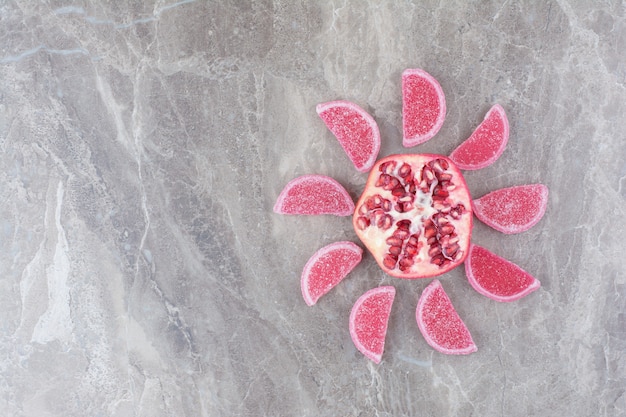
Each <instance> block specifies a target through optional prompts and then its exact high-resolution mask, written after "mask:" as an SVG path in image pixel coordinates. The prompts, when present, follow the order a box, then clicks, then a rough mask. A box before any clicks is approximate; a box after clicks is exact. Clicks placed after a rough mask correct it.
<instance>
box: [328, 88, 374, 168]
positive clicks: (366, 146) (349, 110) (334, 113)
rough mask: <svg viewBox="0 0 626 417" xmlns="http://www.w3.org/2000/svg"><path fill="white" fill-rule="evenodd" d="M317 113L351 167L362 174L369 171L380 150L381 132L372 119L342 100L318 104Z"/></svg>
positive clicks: (356, 107)
mask: <svg viewBox="0 0 626 417" xmlns="http://www.w3.org/2000/svg"><path fill="white" fill-rule="evenodd" d="M316 110H317V114H318V115H319V116H320V118H321V119H322V120H323V121H324V123H325V124H326V126H327V127H328V129H329V130H330V131H331V132H332V133H333V135H335V137H336V138H337V140H338V141H339V144H341V147H342V148H343V150H344V151H345V152H346V154H347V155H348V157H349V158H350V160H351V161H352V163H353V164H354V167H355V168H356V169H357V170H359V171H361V172H367V171H369V170H370V168H372V165H374V162H376V157H377V156H378V151H379V150H380V132H379V130H378V125H377V124H376V121H375V120H374V119H373V118H372V116H370V115H369V114H368V113H367V112H366V111H365V110H363V109H362V108H361V107H359V106H358V105H356V104H354V103H351V102H349V101H345V100H339V101H331V102H328V103H321V104H318V105H317V107H316Z"/></svg>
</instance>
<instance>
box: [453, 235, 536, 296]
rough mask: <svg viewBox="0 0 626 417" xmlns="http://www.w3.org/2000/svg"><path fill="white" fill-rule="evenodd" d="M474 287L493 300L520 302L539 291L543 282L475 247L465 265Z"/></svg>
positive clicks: (506, 261)
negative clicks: (521, 299)
mask: <svg viewBox="0 0 626 417" xmlns="http://www.w3.org/2000/svg"><path fill="white" fill-rule="evenodd" d="M465 273H466V275H467V279H468V280H469V282H470V284H471V285H472V287H473V288H474V289H475V290H476V291H478V292H479V293H480V294H482V295H484V296H486V297H488V298H491V299H492V300H496V301H501V302H509V301H515V300H519V299H520V298H522V297H524V296H526V295H528V294H530V293H531V292H533V291H535V290H536V289H538V288H539V287H540V285H541V284H540V282H539V281H538V280H536V279H535V278H534V277H533V276H532V275H530V274H529V273H528V272H526V271H524V270H523V269H522V268H520V267H519V266H517V265H515V264H514V263H513V262H511V261H508V260H506V259H504V258H501V257H500V256H498V255H496V254H494V253H492V252H490V251H489V250H487V249H485V248H483V247H480V246H478V245H472V246H471V248H470V254H469V256H468V258H467V260H466V261H465Z"/></svg>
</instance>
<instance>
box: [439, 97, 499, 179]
mask: <svg viewBox="0 0 626 417" xmlns="http://www.w3.org/2000/svg"><path fill="white" fill-rule="evenodd" d="M508 140H509V121H508V119H507V118H506V113H505V112H504V109H503V108H502V106H500V105H499V104H496V105H494V106H493V107H492V108H491V109H490V110H489V111H488V112H487V114H486V115H485V119H484V120H483V121H482V122H481V123H480V125H478V127H477V128H476V130H474V132H473V133H472V135H471V136H470V137H469V138H467V139H466V140H465V141H464V142H463V143H461V144H460V145H459V146H458V147H457V148H456V149H455V150H453V151H452V153H451V154H450V159H452V160H453V161H454V163H455V164H457V166H458V167H459V168H461V169H466V170H476V169H482V168H486V167H488V166H489V165H491V164H493V163H494V162H496V160H497V159H498V158H499V157H500V155H502V152H504V148H506V143H507V142H508Z"/></svg>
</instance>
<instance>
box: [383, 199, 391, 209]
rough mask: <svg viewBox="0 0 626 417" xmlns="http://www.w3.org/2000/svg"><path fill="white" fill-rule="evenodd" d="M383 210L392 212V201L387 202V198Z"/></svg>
mask: <svg viewBox="0 0 626 417" xmlns="http://www.w3.org/2000/svg"><path fill="white" fill-rule="evenodd" d="M382 209H383V211H390V210H391V201H389V200H387V199H386V198H383V203H382Z"/></svg>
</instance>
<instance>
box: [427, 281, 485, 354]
mask: <svg viewBox="0 0 626 417" xmlns="http://www.w3.org/2000/svg"><path fill="white" fill-rule="evenodd" d="M415 318H416V320H417V326H418V327H419V329H420V332H421V333H422V335H423V336H424V339H426V342H427V343H428V344H429V345H430V346H432V347H433V348H434V349H435V350H438V351H439V352H441V353H446V354H449V355H467V354H469V353H472V352H476V350H477V348H476V345H475V344H474V341H473V340H472V335H471V334H470V332H469V330H468V329H467V327H466V326H465V323H463V320H461V318H460V317H459V315H458V313H457V312H456V310H455V309H454V306H453V305H452V302H451V301H450V298H448V295H447V294H446V292H445V291H444V289H443V287H442V286H441V283H440V282H439V280H436V279H435V280H433V282H431V283H430V284H429V285H428V287H426V288H425V289H424V291H423V292H422V295H421V296H420V298H419V301H418V302H417V309H416V312H415Z"/></svg>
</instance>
